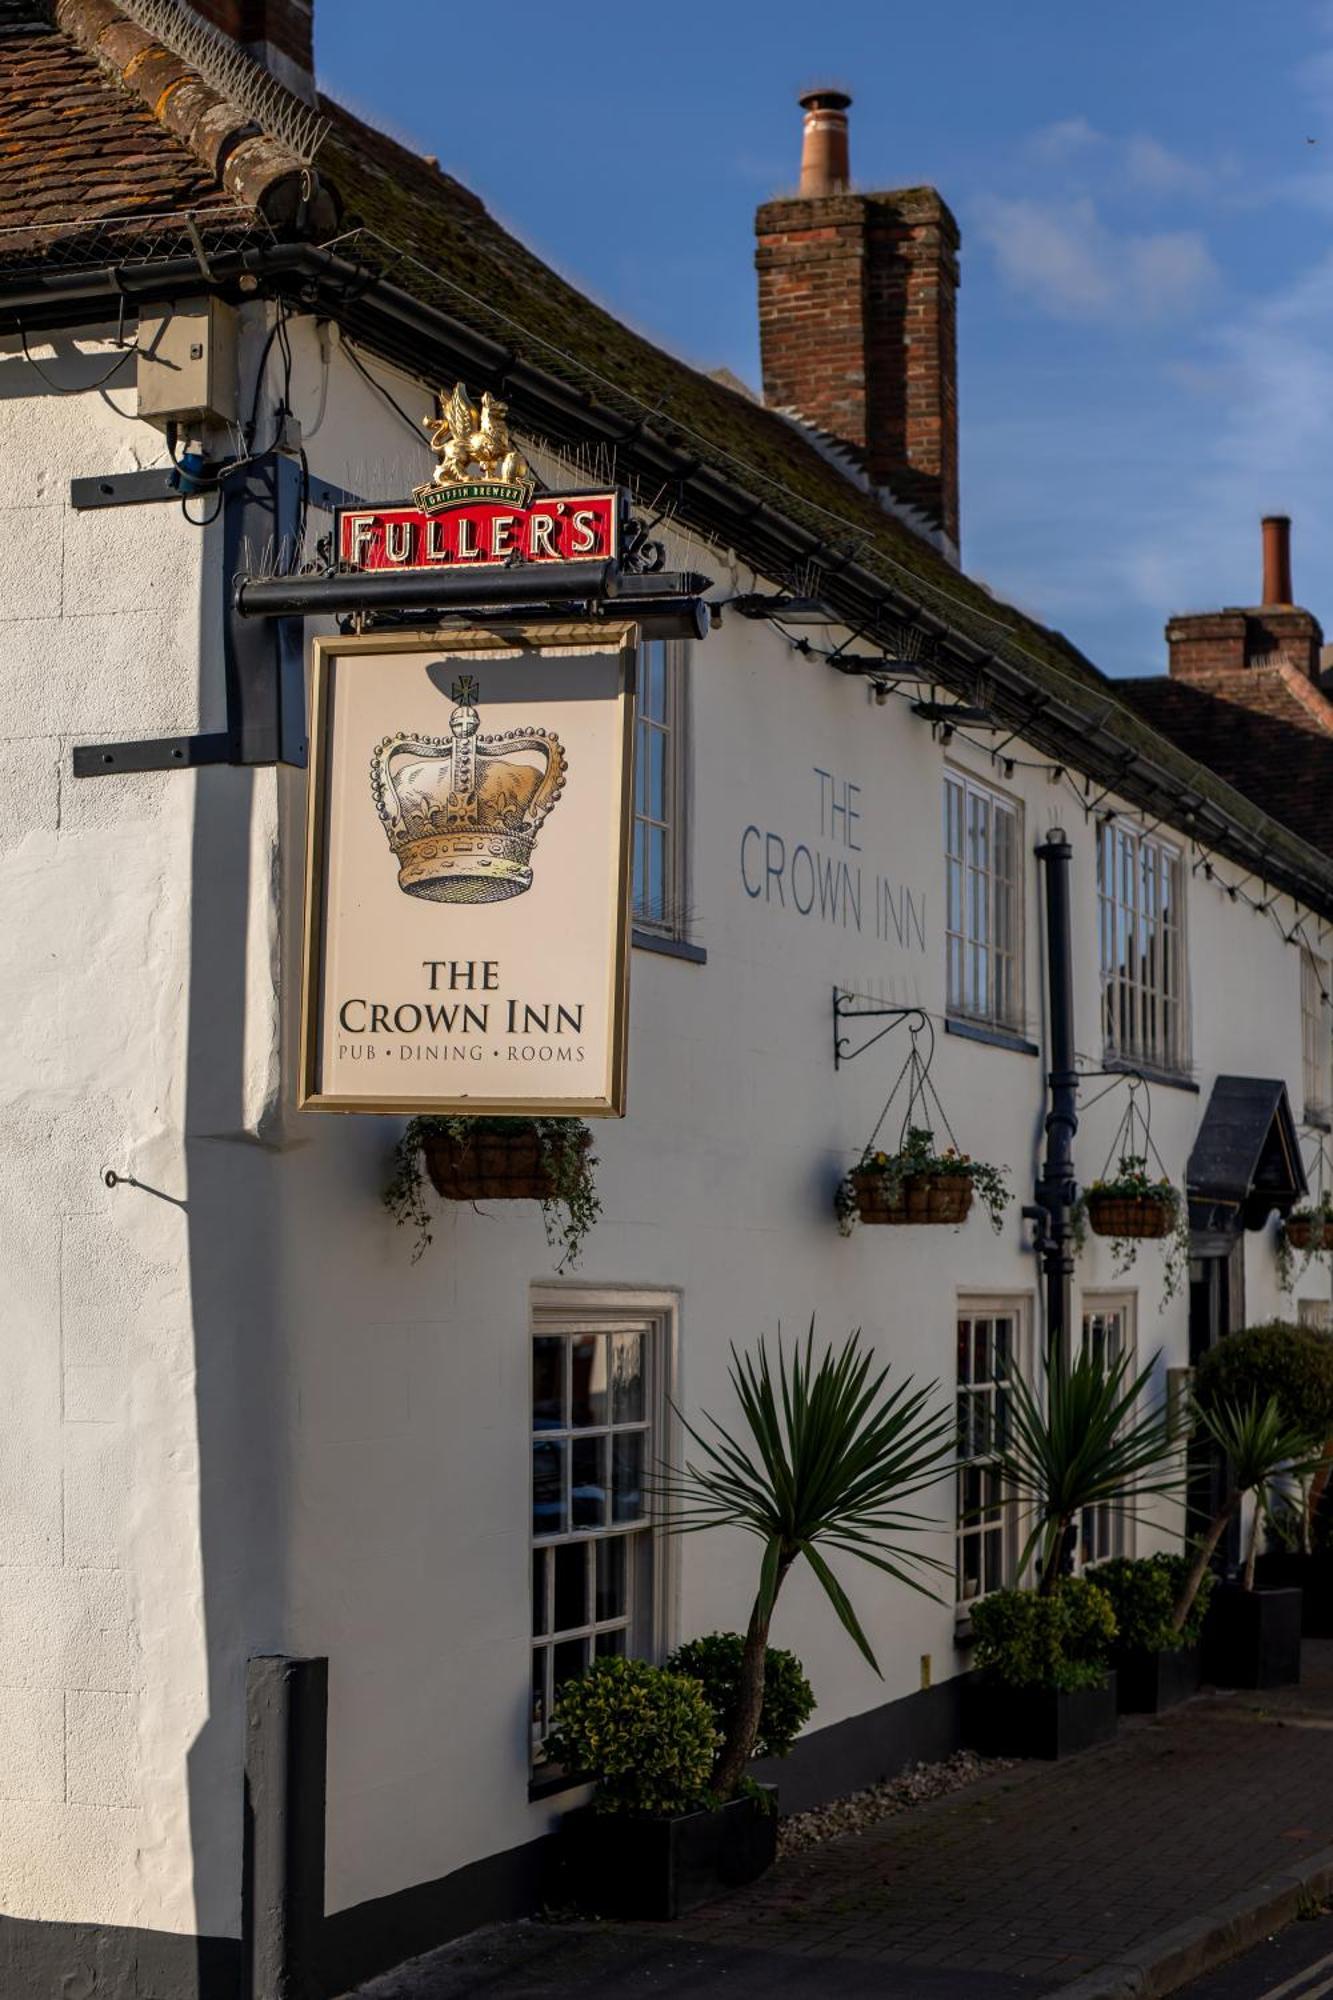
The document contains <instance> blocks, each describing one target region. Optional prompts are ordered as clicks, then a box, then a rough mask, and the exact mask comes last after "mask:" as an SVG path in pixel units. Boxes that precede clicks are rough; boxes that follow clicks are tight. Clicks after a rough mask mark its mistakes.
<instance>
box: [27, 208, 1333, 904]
mask: <svg viewBox="0 0 1333 2000" xmlns="http://www.w3.org/2000/svg"><path fill="white" fill-rule="evenodd" d="M209 267H210V272H211V276H212V288H214V289H223V290H230V291H233V292H235V291H237V290H238V289H242V288H243V287H244V283H245V281H246V280H259V281H261V282H262V283H264V284H265V285H266V286H267V287H268V288H269V289H270V290H272V291H274V292H275V293H277V294H278V295H279V296H282V297H284V298H288V299H290V300H291V301H292V302H293V303H294V304H296V305H298V306H299V307H301V308H302V309H304V310H305V311H308V312H312V313H318V314H320V315H321V316H323V317H328V318H333V319H336V320H337V321H338V322H339V324H341V325H343V326H345V327H347V328H348V330H349V331H352V332H354V333H358V334H359V335H360V337H363V338H364V339H365V340H366V343H367V345H369V346H372V347H374V348H375V350H376V351H377V352H378V353H379V354H381V355H382V356H383V357H384V358H385V359H387V360H395V361H397V362H398V363H399V364H400V365H401V366H403V367H404V368H406V369H407V370H408V371H409V372H410V373H411V374H413V375H415V376H418V377H420V376H422V375H423V374H431V373H434V374H436V375H437V376H438V377H439V378H440V379H441V380H444V379H447V377H448V376H450V375H451V374H454V373H458V374H462V375H464V376H466V375H467V374H468V373H469V372H471V373H473V374H476V375H478V376H482V377H485V378H486V379H487V380H489V381H491V382H493V383H494V384H495V385H496V387H497V388H498V389H500V390H502V391H504V392H505V393H506V394H507V396H508V398H509V401H510V404H511V408H512V409H513V411H514V416H515V421H516V422H517V423H518V424H519V426H520V427H527V428H530V429H531V430H533V431H534V432H536V433H537V434H539V435H542V436H545V437H547V438H548V439H549V440H550V441H551V442H552V443H554V444H557V445H586V444H587V443H588V442H589V441H590V440H596V441H600V442H603V443H606V444H608V445H611V446H613V447H614V448H615V449H616V450H617V452H618V453H619V454H620V455H621V456H622V457H623V459H625V460H627V461H628V468H629V470H630V471H631V473H632V475H633V476H634V477H636V478H637V479H638V480H639V482H640V484H641V486H642V487H644V488H648V489H651V490H652V491H653V492H659V491H660V490H661V489H663V488H666V489H668V490H671V489H674V491H675V493H676V496H677V500H678V502H679V503H680V504H682V506H687V511H688V517H689V519H690V522H691V524H692V525H693V526H695V527H696V528H697V529H698V530H699V531H700V532H701V533H703V534H706V535H709V536H710V537H712V538H714V539H717V540H720V541H721V542H722V543H723V544H724V545H726V546H733V545H737V544H742V545H743V547H744V553H745V557H746V561H747V563H750V564H752V565H753V566H754V567H755V568H756V569H757V570H759V571H760V572H761V573H764V574H768V575H772V576H775V577H779V578H780V577H782V576H783V575H786V574H789V573H790V572H791V571H792V570H793V569H794V568H798V567H800V566H802V565H805V564H815V565H817V566H818V567H820V568H821V569H822V570H824V571H825V572H826V577H825V580H824V582H823V583H822V584H821V594H822V595H823V596H824V597H825V598H826V600H827V601H828V603H829V605H830V607H831V608H832V609H833V610H834V611H835V612H836V613H837V614H838V616H839V617H840V618H841V619H843V620H844V621H845V622H846V623H847V624H848V625H850V626H852V627H853V628H855V629H856V630H858V631H861V632H863V633H865V634H866V636H867V637H869V638H871V639H872V640H873V639H874V637H875V636H876V635H877V634H879V633H881V632H883V633H884V635H885V636H886V637H888V636H890V635H891V634H892V633H893V632H894V631H896V629H897V628H899V627H901V626H903V625H911V626H915V627H916V628H917V629H918V630H920V631H922V632H924V633H926V634H927V635H928V636H930V637H931V638H932V639H933V640H934V642H935V644H936V647H937V653H936V656H935V657H934V658H933V659H932V661H931V674H932V677H933V678H937V679H939V680H940V681H941V682H942V683H943V684H944V685H945V686H946V687H949V688H950V689H952V690H953V691H955V692H959V693H964V694H968V695H970V694H971V693H972V692H973V691H974V688H975V683H976V680H977V677H978V675H981V674H984V676H985V679H986V683H987V701H988V705H989V706H990V707H991V709H992V710H993V712H994V713H995V715H996V716H997V718H998V719H999V720H1001V721H1003V722H1005V723H1006V724H1008V725H1009V726H1011V727H1017V728H1018V729H1020V730H1021V731H1022V732H1023V733H1024V735H1025V736H1026V738H1027V740H1028V741H1030V742H1032V743H1034V744H1035V745H1036V746H1037V747H1038V748H1041V749H1044V750H1046V751H1047V752H1048V753H1049V754H1050V755H1051V756H1052V757H1053V758H1054V759H1055V760H1056V761H1059V762H1063V763H1066V764H1068V765H1069V766H1071V767H1072V768H1073V769H1076V770H1079V771H1082V772H1084V773H1086V774H1087V775H1088V776H1089V777H1091V778H1093V779H1094V780H1095V781H1096V782H1098V783H1101V784H1104V785H1106V786H1109V787H1111V788H1113V789H1114V790H1115V791H1116V792H1118V793H1119V794H1120V795H1121V796H1122V797H1124V798H1126V799H1128V800H1130V801H1132V802H1133V803H1134V804H1136V805H1138V806H1140V807H1142V808H1144V809H1146V810H1147V811H1149V812H1150V813H1153V814H1155V815H1157V816H1160V817H1162V818H1165V819H1168V820H1170V821H1171V822H1172V823H1173V824H1180V825H1183V827H1184V829H1185V830H1186V831H1190V832H1199V833H1202V834H1203V835H1204V836H1205V837H1206V838H1207V839H1208V840H1209V841H1210V843H1212V844H1214V845H1216V846H1217V847H1218V848H1219V849H1220V850H1221V851H1224V852H1226V853H1227V854H1228V855H1229V856H1230V857H1231V858H1232V859H1233V860H1235V861H1237V862H1239V864H1240V865H1241V866H1242V867H1244V868H1246V869H1248V870H1249V871H1250V872H1251V873H1254V874H1256V875H1258V876H1260V877H1261V878H1263V879H1266V880H1267V881H1269V882H1270V883H1271V884H1272V885H1273V886H1274V887H1277V888H1280V889H1283V890H1285V891H1286V892H1287V893H1288V894H1290V895H1293V896H1295V897H1297V898H1299V900H1300V901H1302V902H1304V903H1306V904H1307V905H1309V907H1311V908H1312V909H1315V910H1318V911H1319V912H1321V914H1324V915H1327V916H1333V863H1330V864H1329V865H1327V866H1319V865H1317V864H1316V867H1315V868H1313V869H1310V868H1307V867H1305V866H1303V865H1302V864H1300V863H1299V862H1297V861H1295V860H1287V859H1284V858H1282V857H1281V856H1279V855H1276V854H1275V853H1274V852H1273V849H1272V847H1271V846H1270V845H1269V841H1268V839H1267V838H1266V837H1265V835H1264V833H1263V832H1262V831H1253V830H1251V829H1250V828H1248V827H1246V826H1245V825H1244V824H1243V823H1242V822H1241V821H1239V820H1237V819H1236V818H1234V816H1233V815H1232V814H1230V813H1229V812H1228V811H1227V810H1226V809H1225V808H1224V807H1221V806H1218V805H1214V804H1212V803H1211V802H1207V803H1204V804H1202V805H1200V806H1198V807H1197V808H1194V809H1192V810H1186V811H1184V812H1182V809H1181V803H1180V801H1181V793H1182V775H1181V773H1180V771H1179V770H1175V771H1173V770H1172V769H1171V768H1170V766H1169V765H1163V764H1160V763H1158V762H1157V761H1156V759H1154V758H1153V757H1152V756H1151V755H1149V754H1148V753H1147V752H1146V751H1142V750H1135V749H1131V748H1130V746H1129V745H1127V744H1125V743H1123V742H1122V741H1121V740H1120V738H1118V737H1117V736H1116V735H1115V734H1114V733H1113V730H1112V728H1111V727H1110V723H1109V720H1108V713H1107V711H1110V718H1111V719H1113V718H1114V717H1115V715H1116V705H1115V703H1114V701H1113V699H1112V697H1111V696H1110V695H1109V694H1108V695H1106V696H1105V697H1101V698H1099V697H1098V695H1097V693H1096V691H1095V689H1089V690H1088V691H1087V692H1088V698H1089V704H1090V705H1086V706H1085V705H1084V704H1082V703H1078V702H1076V701H1075V700H1074V699H1073V698H1072V697H1070V698H1066V697H1062V696H1059V695H1047V691H1046V690H1045V689H1044V688H1043V689H1042V690H1041V692H1042V694H1043V696H1046V699H1045V703H1044V706H1043V707H1042V709H1041V712H1040V714H1039V715H1038V716H1036V717H1034V715H1033V712H1032V697H1033V682H1032V680H1031V678H1030V676H1029V674H1028V672H1027V671H1026V670H1025V669H1023V668H1021V667H1018V666H1015V665H1013V664H1011V663H1010V662H1009V661H1007V660H1005V659H1003V658H1002V657H1001V656H1000V655H999V654H997V653H996V652H995V651H994V650H993V649H992V648H989V647H986V646H983V645H981V644H979V643H977V642H976V641H973V640H970V639H968V638H966V637H965V636H964V635H963V634H961V633H958V632H955V631H953V630H952V629H951V628H950V627H949V626H948V624H947V623H946V622H945V620H944V619H942V618H940V617H939V616H937V615H936V614H935V613H934V612H931V611H929V610H927V609H926V608H925V607H924V606H923V605H922V604H920V603H918V602H917V601H916V600H915V599H914V598H912V597H911V596H910V595H909V594H908V593H907V592H906V591H904V590H902V589H895V588H894V587H893V586H891V585H888V584H886V583H885V582H884V581H883V579H882V578H880V577H879V576H877V575H875V573H874V572H873V571H871V570H869V569H866V568H865V567H864V566H863V565H862V564H860V563H858V562H856V561H855V560H854V559H853V558H852V557H851V555H850V554H849V552H848V549H847V547H845V546H840V545H839V544H838V542H837V541H835V540H833V539H830V538H824V537H821V536H819V535H817V534H815V533H813V532H812V531H811V530H810V529H807V528H803V527H802V526H800V524H799V523H797V522H795V521H792V520H789V519H787V518H786V517H785V516H784V515H782V514H781V513H780V512H779V511H778V510H777V508H776V507H775V506H774V505H773V504H772V503H771V502H769V501H765V500H763V499H761V498H760V497H759V496H758V495H757V494H753V493H750V492H747V491H746V489H745V488H744V487H742V486H739V485H737V484H736V483H735V482H734V481H732V480H730V479H728V478H727V477H725V476H724V475H723V474H722V473H720V472H718V471H716V470H714V469H713V468H712V467H710V466H706V465H702V464H700V462H699V460H698V459H697V458H696V457H695V456H694V455H693V454H692V453H690V452H689V451H687V450H683V449H681V448H680V447H679V446H677V445H674V444H672V443H671V442H670V441H669V440H668V439H667V438H664V437H662V436H660V435H659V434H658V433H657V432H655V431H654V430H653V428H652V426H651V424H649V423H648V422H646V421H645V420H644V419H643V418H642V417H641V416H636V417H632V418H631V417H627V416H624V415H621V414H619V413H618V412H616V411H614V410H612V409H611V408H609V407H608V406H607V405H605V404H603V403H599V402H598V401H597V400H596V398H594V397H593V396H592V395H590V394H589V393H587V392H586V391H583V390H580V389H578V388H575V387H574V386H573V385H572V384H570V383H568V382H564V381H562V380H561V379H560V378H559V377H558V376H556V375H554V374H552V373H551V372H549V371H548V370H546V369H543V368H539V367H537V366H536V365H535V364H533V363H532V362H529V361H525V360H523V359H521V358H520V357H519V356H518V355H517V354H516V353H515V352H514V351H513V349H512V348H510V347H509V346H507V345H506V344H505V343H503V342H501V341H499V340H495V339H492V338H491V337H490V336H489V335H487V334H484V333H480V332H478V331H477V330H476V329H475V328H474V327H470V326H468V325H467V324H466V323H465V322H464V321H461V320H458V319H456V318H454V316H453V315H452V314H450V313H447V312H445V311H443V310H442V309H441V308H440V307H438V306H432V305H428V304H426V303H425V302H424V301H423V300H421V299H418V298H415V297H413V296H412V294H411V293H409V292H406V291H404V290H403V289H402V287H401V286H398V285H395V284H393V283H392V282H391V281H390V280H389V279H386V278H382V277H380V276H379V275H378V274H377V273H376V272H375V271H373V270H372V269H371V268H370V267H369V266H367V265H364V264H359V263H355V262H352V261H350V260H349V259H348V258H346V257H342V256H339V255H337V254H336V253H335V252H334V251H332V250H323V249H319V248H318V247H316V246H315V245H313V244H302V243H285V244H266V245H261V246H254V247H251V248H248V249H244V250H238V251H230V252H228V251H219V252H216V253H213V252H210V255H209ZM29 277H30V282H29V285H28V288H27V289H26V290H23V291H14V290H10V291H9V292H4V291H0V331H2V330H5V329H7V328H9V329H17V328H18V327H20V326H26V327H27V328H28V330H29V331H31V330H32V327H33V325H34V322H33V321H32V318H31V315H32V312H33V311H34V310H36V311H38V312H40V313H41V321H40V324H42V325H44V326H50V325H54V324H57V323H69V322H71V321H77V320H79V319H83V320H85V321H86V320H87V319H89V318H99V319H110V318H114V317H115V316H116V314H117V312H118V310H119V308H120V305H121V303H122V302H123V301H124V300H125V299H150V298H151V299H161V298H163V297H164V295H166V296H169V295H171V294H172V293H173V292H175V293H176V295H178V296H184V295H187V294H188V293H190V292H199V291H201V290H204V289H207V288H209V280H208V279H207V278H205V276H204V274H203V273H202V272H201V270H200V268H199V266H198V264H197V262H195V261H193V260H190V259H185V258H174V259H171V260H169V261H167V262H164V263H163V264H159V265H150V264H138V265H135V264H128V265H105V266H101V267H99V268H98V269H96V270H93V271H91V272H84V273H77V274H76V273H73V272H69V271H65V272H56V273H52V274H50V275H49V276H44V277H40V278H39V279H35V280H34V279H32V274H29ZM2 284H3V281H2V280H0V285H2ZM687 493H688V502H687V503H686V497H685V496H686V494H687ZM1091 704H1095V705H1096V706H1095V707H1094V706H1091ZM1103 745H1104V746H1105V747H1103ZM1179 755H1180V757H1181V760H1182V762H1184V763H1187V764H1188V765H1190V766H1191V767H1192V768H1194V769H1199V770H1201V769H1203V768H1204V767H1203V766H1200V765H1198V764H1197V763H1196V761H1195V760H1194V759H1192V758H1188V757H1187V756H1186V753H1185V752H1183V751H1182V752H1180V753H1179ZM1210 775H1211V776H1212V778H1213V780H1214V782H1216V783H1219V784H1220V783H1223V782H1224V781H1223V780H1221V779H1218V778H1217V776H1216V774H1215V773H1212V774H1210ZM1256 810H1258V809H1257V808H1256ZM1270 824H1271V826H1272V828H1273V831H1274V832H1277V833H1279V834H1280V835H1281V836H1282V837H1283V838H1284V839H1287V840H1290V841H1292V842H1295V843H1297V844H1298V845H1300V846H1304V845H1305V843H1304V842H1300V841H1299V840H1298V836H1296V835H1294V834H1291V833H1290V832H1289V831H1288V829H1286V828H1282V827H1279V826H1278V825H1277V823H1276V822H1270ZM1214 827H1215V828H1216V831H1215V832H1214V831H1212V828H1214ZM1311 853H1312V854H1313V853H1314V850H1311Z"/></svg>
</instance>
